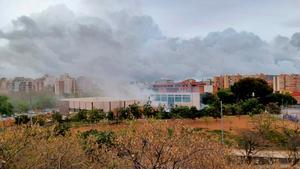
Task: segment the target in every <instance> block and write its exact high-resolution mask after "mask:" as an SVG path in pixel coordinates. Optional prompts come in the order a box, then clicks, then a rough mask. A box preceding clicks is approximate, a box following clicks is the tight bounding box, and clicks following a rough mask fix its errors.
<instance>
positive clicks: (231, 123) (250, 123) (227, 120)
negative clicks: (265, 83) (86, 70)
mask: <svg viewBox="0 0 300 169" xmlns="http://www.w3.org/2000/svg"><path fill="white" fill-rule="evenodd" d="M259 118H260V117H259V116H255V117H250V116H247V115H244V116H225V117H224V118H223V124H222V120H221V119H217V120H216V119H213V118H211V117H203V118H200V119H195V120H192V119H169V120H153V121H155V122H161V123H167V125H165V126H169V127H172V126H175V125H182V126H185V127H190V128H199V129H205V130H208V131H213V130H221V129H222V126H223V129H224V130H225V131H227V132H230V133H232V134H238V133H239V132H241V131H243V130H252V129H254V128H255V121H257V120H259ZM145 121H146V120H144V119H140V120H137V121H127V122H122V123H120V124H109V123H97V124H89V125H85V126H82V125H80V126H79V127H74V128H72V132H78V131H80V132H82V131H87V130H90V129H97V130H120V129H122V128H125V127H127V126H129V125H131V124H133V123H134V124H135V125H136V126H138V127H137V128H139V127H143V124H144V122H145ZM150 121H151V120H150ZM271 123H272V125H276V128H280V126H289V127H290V128H295V127H298V128H300V125H299V124H298V123H294V122H290V121H287V120H281V119H276V120H273V121H272V122H271Z"/></svg>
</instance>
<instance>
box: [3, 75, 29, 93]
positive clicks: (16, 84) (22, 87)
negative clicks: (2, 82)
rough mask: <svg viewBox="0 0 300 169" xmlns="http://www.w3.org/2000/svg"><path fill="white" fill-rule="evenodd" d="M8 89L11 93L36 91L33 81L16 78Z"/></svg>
mask: <svg viewBox="0 0 300 169" xmlns="http://www.w3.org/2000/svg"><path fill="white" fill-rule="evenodd" d="M8 88H9V90H10V91H11V92H24V93H28V92H31V91H33V90H34V84H33V79H30V78H24V77H16V78H14V79H13V80H12V81H11V82H10V83H9V84H8Z"/></svg>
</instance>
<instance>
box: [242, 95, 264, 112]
mask: <svg viewBox="0 0 300 169" xmlns="http://www.w3.org/2000/svg"><path fill="white" fill-rule="evenodd" d="M240 106H241V110H242V114H249V115H253V114H260V113H261V112H263V111H264V109H265V107H264V105H263V104H261V103H260V102H259V100H258V99H256V98H251V99H247V100H244V101H242V102H240Z"/></svg>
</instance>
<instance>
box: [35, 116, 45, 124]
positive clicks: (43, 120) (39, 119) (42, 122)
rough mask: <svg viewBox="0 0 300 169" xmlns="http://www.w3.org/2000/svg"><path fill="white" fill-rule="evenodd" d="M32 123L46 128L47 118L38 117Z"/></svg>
mask: <svg viewBox="0 0 300 169" xmlns="http://www.w3.org/2000/svg"><path fill="white" fill-rule="evenodd" d="M32 123H33V124H38V125H40V126H44V125H45V123H46V120H45V116H43V115H37V116H34V117H32Z"/></svg>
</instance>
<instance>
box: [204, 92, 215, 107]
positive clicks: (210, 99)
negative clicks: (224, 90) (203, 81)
mask: <svg viewBox="0 0 300 169" xmlns="http://www.w3.org/2000/svg"><path fill="white" fill-rule="evenodd" d="M215 102H218V97H217V96H215V95H213V94H211V93H204V94H203V95H202V103H203V104H207V105H210V104H214V103H215Z"/></svg>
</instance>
